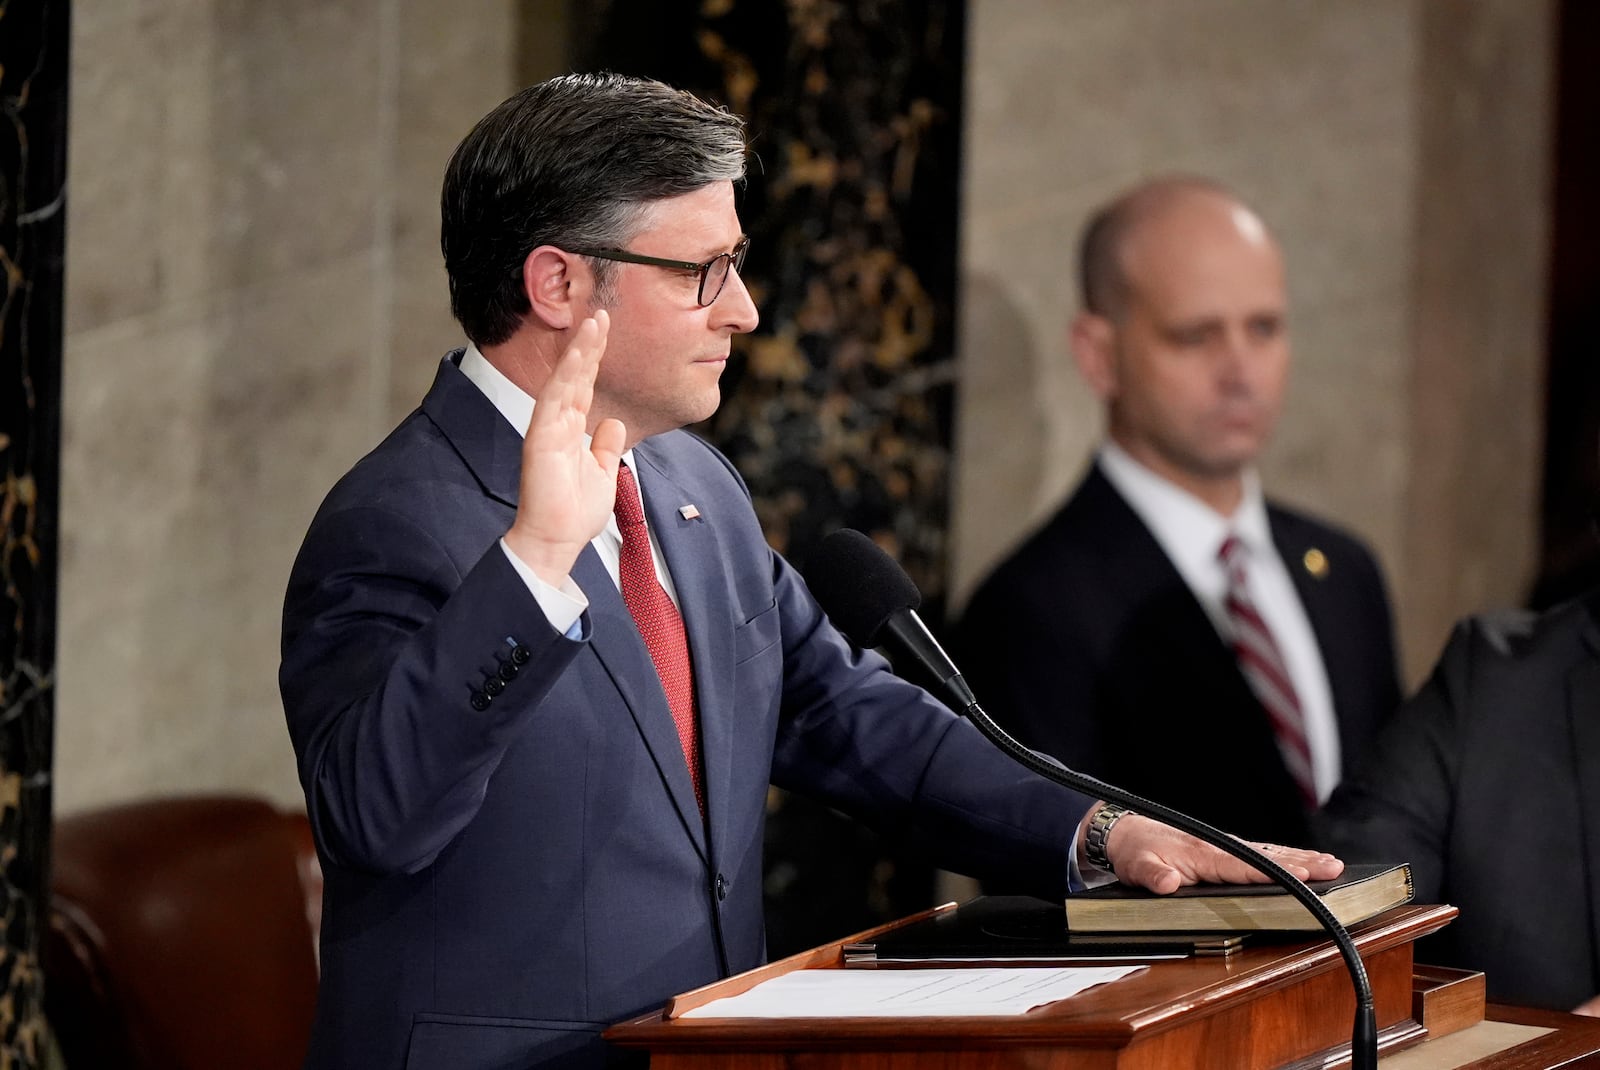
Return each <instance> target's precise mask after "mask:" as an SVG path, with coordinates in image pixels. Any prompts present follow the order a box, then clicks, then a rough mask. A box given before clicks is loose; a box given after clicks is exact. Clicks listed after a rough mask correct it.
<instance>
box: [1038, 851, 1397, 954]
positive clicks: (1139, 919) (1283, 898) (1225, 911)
mask: <svg viewBox="0 0 1600 1070" xmlns="http://www.w3.org/2000/svg"><path fill="white" fill-rule="evenodd" d="M1307 886H1308V887H1309V888H1310V889H1311V890H1312V891H1313V892H1315V893H1316V895H1317V898H1319V899H1321V900H1322V902H1323V903H1324V904H1325V905H1326V906H1327V907H1328V909H1329V910H1330V911H1332V913H1333V916H1334V917H1336V918H1338V919H1339V921H1340V922H1341V923H1342V924H1344V925H1354V924H1355V923H1356V922H1359V921H1365V920H1366V919H1368V918H1370V917H1373V916H1375V915H1378V914H1381V913H1383V912H1384V911H1385V910H1388V909H1389V908H1390V907H1397V906H1399V905H1401V904H1402V903H1407V902H1410V900H1411V896H1412V885H1411V867H1410V866H1408V865H1406V864H1404V863H1401V864H1400V865H1393V866H1386V865H1381V864H1379V865H1363V866H1347V867H1345V871H1344V872H1343V873H1342V874H1340V875H1339V877H1338V878H1336V879H1334V880H1331V881H1313V882H1309V883H1308V885H1307ZM1321 928H1322V926H1321V925H1320V924H1319V923H1318V922H1317V919H1316V918H1315V917H1313V916H1312V914H1311V911H1309V910H1307V909H1306V908H1305V906H1304V905H1303V904H1302V903H1301V902H1300V901H1299V900H1298V899H1295V898H1294V897H1293V896H1291V895H1290V894H1289V893H1288V892H1287V891H1285V890H1284V889H1283V888H1281V887H1279V886H1278V885H1276V884H1194V885H1189V886H1188V887H1184V888H1180V889H1178V890H1177V891H1176V892H1173V893H1172V894H1171V895H1157V894H1156V893H1154V892H1147V891H1144V890H1143V889H1140V888H1133V887H1130V886H1128V885H1126V884H1108V885H1106V886H1104V887H1101V888H1095V889H1093V890H1092V891H1087V892H1080V893H1079V894H1077V895H1073V896H1069V897H1068V898H1067V929H1068V930H1069V931H1070V932H1071V933H1072V934H1073V935H1075V936H1076V935H1078V934H1082V933H1102V934H1110V933H1117V934H1127V933H1238V932H1312V931H1315V930H1318V929H1321Z"/></svg>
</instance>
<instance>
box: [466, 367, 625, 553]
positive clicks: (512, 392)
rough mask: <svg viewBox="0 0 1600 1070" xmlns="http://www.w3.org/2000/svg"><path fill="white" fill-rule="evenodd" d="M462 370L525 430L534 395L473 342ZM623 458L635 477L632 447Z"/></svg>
mask: <svg viewBox="0 0 1600 1070" xmlns="http://www.w3.org/2000/svg"><path fill="white" fill-rule="evenodd" d="M461 374H462V375H465V376H466V377H467V378H468V379H470V380H472V383H473V385H474V386H476V387H477V388H478V389H479V390H481V391H483V396H484V397H486V398H488V399H489V401H490V402H491V403H492V404H493V405H494V407H495V408H496V409H497V410H499V412H500V415H501V416H504V417H505V418H506V422H507V423H509V424H510V425H511V426H512V428H513V429H514V430H515V431H516V432H517V436H518V437H519V438H520V437H521V436H523V435H526V434H527V433H528V421H529V420H532V419H533V406H534V404H535V402H534V400H533V397H532V396H531V395H529V394H528V393H527V392H526V391H524V390H523V389H522V388H521V387H520V386H518V385H517V384H516V383H513V382H512V381H511V380H510V379H509V378H508V377H507V376H506V373H505V372H503V371H501V370H500V369H499V368H496V367H495V366H494V365H493V364H491V363H489V358H488V357H486V356H484V355H483V353H482V351H480V350H479V349H478V347H477V345H475V344H474V343H472V342H468V343H467V350H466V352H465V353H463V354H461ZM583 441H584V444H585V445H587V444H588V443H589V442H591V441H592V438H591V436H590V435H589V434H588V433H587V432H585V433H584V436H583ZM622 462H623V463H624V464H626V465H627V466H628V467H629V468H633V470H634V472H635V473H636V476H635V478H637V473H638V471H639V470H638V469H637V468H635V467H634V464H633V450H631V449H628V450H624V451H623V452H622ZM619 537H620V536H619Z"/></svg>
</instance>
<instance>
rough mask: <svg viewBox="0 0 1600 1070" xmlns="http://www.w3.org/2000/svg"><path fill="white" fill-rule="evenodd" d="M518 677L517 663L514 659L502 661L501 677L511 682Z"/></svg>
mask: <svg viewBox="0 0 1600 1070" xmlns="http://www.w3.org/2000/svg"><path fill="white" fill-rule="evenodd" d="M516 678H517V663H516V662H514V661H502V662H501V663H500V679H501V680H503V681H505V682H506V683H508V684H509V683H510V682H511V681H513V680H515V679H516Z"/></svg>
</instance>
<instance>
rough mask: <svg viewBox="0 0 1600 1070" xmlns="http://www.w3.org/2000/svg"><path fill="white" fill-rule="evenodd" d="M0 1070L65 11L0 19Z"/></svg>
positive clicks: (46, 801)
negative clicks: (1, 919)
mask: <svg viewBox="0 0 1600 1070" xmlns="http://www.w3.org/2000/svg"><path fill="white" fill-rule="evenodd" d="M0 14H3V16H4V29H3V30H0V110H3V112H4V115H5V119H6V122H5V123H4V124H3V129H0V268H3V274H4V279H5V300H4V303H3V305H0V317H3V318H0V897H3V905H4V912H5V930H4V934H3V936H0V1068H10V1067H35V1066H39V1065H40V1064H41V1062H42V1061H43V1058H44V1049H45V1044H44V1013H43V1006H42V999H41V997H42V977H41V973H40V968H39V957H38V951H39V935H40V923H41V919H42V918H43V917H44V916H45V908H46V903H47V895H48V872H49V844H50V752H51V733H52V722H53V719H54V697H55V696H54V692H55V643H56V635H55V615H56V604H55V592H56V506H57V499H58V488H59V483H60V479H59V474H58V473H59V447H60V428H61V295H62V281H63V247H64V242H63V238H64V218H65V208H66V204H65V196H66V144H67V142H66V132H67V44H68V26H69V12H68V4H67V0H39V2H36V3H22V4H9V5H5V6H4V7H0Z"/></svg>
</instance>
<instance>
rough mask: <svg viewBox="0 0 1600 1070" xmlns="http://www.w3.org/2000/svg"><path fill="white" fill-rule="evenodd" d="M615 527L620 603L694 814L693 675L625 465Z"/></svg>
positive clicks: (698, 794)
mask: <svg viewBox="0 0 1600 1070" xmlns="http://www.w3.org/2000/svg"><path fill="white" fill-rule="evenodd" d="M616 514H617V527H618V528H619V529H620V530H621V532H622V556H621V559H620V562H619V568H618V573H619V576H620V579H621V582H622V600H623V601H624V602H626V603H627V604H628V612H629V613H631V614H632V615H633V623H634V624H636V625H637V626H638V628H639V634H640V635H641V636H643V637H644V645H645V646H646V648H648V649H649V651H650V660H651V661H653V662H655V666H656V674H657V675H658V676H660V677H661V688H662V690H663V691H665V692H666V695H667V706H668V707H669V708H670V709H671V710H672V722H673V724H675V725H677V726H678V742H679V743H680V744H682V746H683V760H684V761H686V762H688V763H689V779H690V780H691V781H693V782H694V799H695V802H697V803H699V804H700V812H701V813H702V814H703V813H705V810H706V800H705V795H704V793H703V792H702V790H701V787H700V733H699V730H698V728H697V727H696V723H695V710H694V673H693V671H692V669H691V667H690V664H689V640H688V637H687V636H686V635H685V634H684V631H683V617H682V616H680V615H679V613H678V607H677V606H675V605H673V604H672V599H671V598H670V597H669V596H668V595H667V592H666V589H665V588H664V587H662V586H661V581H660V580H658V579H657V578H656V563H655V558H654V557H653V556H652V555H651V553H650V533H649V532H648V531H647V530H646V529H645V526H644V508H643V507H642V506H641V504H640V502H639V485H638V484H637V483H636V482H634V479H633V473H632V472H631V471H629V470H628V466H627V465H625V464H622V465H618V466H617V505H616Z"/></svg>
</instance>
